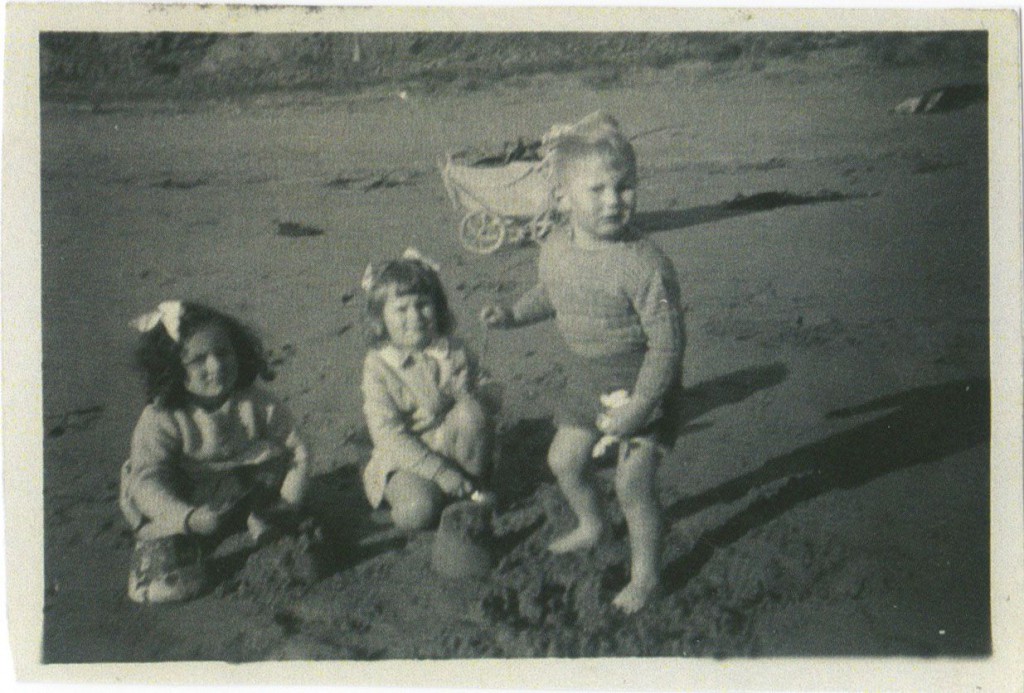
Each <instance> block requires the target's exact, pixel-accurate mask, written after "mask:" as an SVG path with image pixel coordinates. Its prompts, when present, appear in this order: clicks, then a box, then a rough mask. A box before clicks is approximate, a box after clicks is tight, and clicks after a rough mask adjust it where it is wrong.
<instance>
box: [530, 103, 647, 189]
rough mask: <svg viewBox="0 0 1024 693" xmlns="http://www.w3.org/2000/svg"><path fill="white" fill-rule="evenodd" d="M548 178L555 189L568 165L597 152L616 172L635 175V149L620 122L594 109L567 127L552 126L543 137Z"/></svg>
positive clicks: (566, 173) (566, 172) (561, 184)
mask: <svg viewBox="0 0 1024 693" xmlns="http://www.w3.org/2000/svg"><path fill="white" fill-rule="evenodd" d="M545 141H546V146H547V149H548V155H547V161H548V165H549V166H550V167H551V168H550V171H551V181H552V184H553V186H554V187H555V189H556V190H558V189H560V188H562V187H564V186H565V184H566V182H567V180H566V177H567V175H568V172H569V170H570V169H571V165H572V164H573V163H575V162H577V161H580V160H581V159H584V158H586V157H588V156H593V155H595V154H596V155H598V156H600V157H602V158H603V159H604V160H605V162H606V163H607V164H608V165H609V166H611V167H612V168H613V169H615V170H616V171H625V172H628V173H631V174H633V175H636V152H635V151H634V150H633V145H632V144H631V143H630V141H629V138H628V137H626V136H625V135H624V134H622V130H620V129H619V123H618V121H616V120H615V119H614V118H612V117H611V116H610V115H608V114H607V113H604V112H602V111H595V112H594V113H591V114H590V115H588V116H587V117H586V118H584V119H583V120H581V121H580V122H578V123H576V124H575V125H570V126H567V127H555V128H552V130H551V132H549V133H548V135H547V137H546V138H545Z"/></svg>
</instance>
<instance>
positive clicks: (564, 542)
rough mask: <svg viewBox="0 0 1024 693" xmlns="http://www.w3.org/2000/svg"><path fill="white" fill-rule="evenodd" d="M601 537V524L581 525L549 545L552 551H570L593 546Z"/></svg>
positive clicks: (549, 549)
mask: <svg viewBox="0 0 1024 693" xmlns="http://www.w3.org/2000/svg"><path fill="white" fill-rule="evenodd" d="M600 538H601V525H580V526H579V527H577V528H576V529H574V530H573V531H571V532H569V533H568V534H566V535H565V536H563V537H559V538H558V539H555V540H554V541H553V542H551V543H550V544H549V545H548V551H550V552H551V553H570V552H572V551H582V550H584V549H589V548H592V547H593V546H594V545H595V544H597V542H598V540H599V539H600Z"/></svg>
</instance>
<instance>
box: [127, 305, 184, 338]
mask: <svg viewBox="0 0 1024 693" xmlns="http://www.w3.org/2000/svg"><path fill="white" fill-rule="evenodd" d="M184 312H185V306H184V305H182V303H181V301H164V302H163V303H161V304H160V305H158V306H157V307H156V310H154V311H152V312H149V313H146V314H144V315H140V316H139V317H137V318H136V319H135V321H134V322H133V323H132V324H133V325H134V326H135V329H137V330H138V331H139V332H149V331H150V330H152V329H153V328H154V327H156V326H157V325H163V326H164V329H165V330H167V334H168V335H169V336H170V338H171V339H173V340H174V341H175V342H177V341H178V339H179V338H180V336H181V335H180V327H181V316H182V314H183V313H184Z"/></svg>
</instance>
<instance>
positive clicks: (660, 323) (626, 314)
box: [512, 229, 685, 403]
mask: <svg viewBox="0 0 1024 693" xmlns="http://www.w3.org/2000/svg"><path fill="white" fill-rule="evenodd" d="M538 276H539V280H538V283H537V284H536V285H535V286H534V287H533V288H532V289H530V290H529V291H528V292H527V293H526V294H524V295H523V296H522V297H521V298H520V299H519V300H518V301H516V303H515V305H514V306H513V308H512V314H513V316H514V317H515V320H516V322H517V323H518V324H529V323H531V322H537V321H539V320H543V319H546V318H550V317H554V318H555V321H556V323H557V325H558V329H559V332H560V333H561V334H562V337H563V338H564V339H565V342H566V344H567V345H568V347H569V349H570V350H571V351H573V352H574V353H576V354H578V355H580V356H583V357H585V358H601V357H605V356H613V355H617V354H625V353H637V352H642V353H644V354H645V356H644V360H643V365H642V366H641V368H640V373H639V374H638V376H637V381H636V385H635V387H634V389H633V392H632V393H631V396H633V397H638V398H641V399H643V400H646V401H649V402H652V403H653V402H655V401H657V400H659V399H660V398H661V397H662V396H663V395H664V394H665V392H666V391H667V390H668V388H669V387H670V386H672V385H673V384H675V383H677V382H678V380H679V377H680V375H681V363H682V357H683V348H684V339H685V335H684V332H683V320H682V309H681V307H680V298H679V291H680V290H679V280H678V279H677V277H676V273H675V270H674V269H673V267H672V263H671V262H669V260H668V258H667V257H665V255H664V254H663V253H662V252H661V250H659V249H658V247H657V246H656V245H654V243H652V242H651V241H649V240H648V239H646V238H643V237H641V236H639V235H637V234H636V233H635V232H633V231H628V230H627V233H626V235H625V236H624V237H623V238H622V239H621V240H619V241H616V242H613V243H607V244H605V245H602V246H600V247H598V248H593V249H591V248H581V247H579V246H578V245H576V244H575V243H574V242H573V240H572V235H571V233H570V232H569V231H568V230H565V229H559V230H557V231H555V232H553V233H552V234H551V235H550V236H548V237H547V239H545V241H544V242H543V244H542V245H541V250H540V260H539V266H538Z"/></svg>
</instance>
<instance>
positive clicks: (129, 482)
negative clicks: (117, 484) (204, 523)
mask: <svg viewBox="0 0 1024 693" xmlns="http://www.w3.org/2000/svg"><path fill="white" fill-rule="evenodd" d="M180 455H181V438H180V433H179V431H178V427H177V425H176V424H175V422H174V418H173V416H172V415H171V414H169V413H168V412H166V411H163V410H160V409H157V408H156V407H154V406H153V405H149V406H147V407H146V408H145V409H144V410H143V412H142V416H140V417H139V422H138V424H136V426H135V432H134V433H133V434H132V444H131V452H130V453H129V456H128V462H127V465H126V475H125V480H124V484H125V485H126V486H127V488H124V489H122V494H123V495H124V496H125V498H127V499H129V500H130V502H131V503H132V504H133V505H134V507H135V508H136V509H137V510H138V511H139V513H141V515H142V517H143V518H145V520H146V521H148V522H149V523H152V524H153V525H155V526H156V527H159V528H160V530H161V531H163V532H166V533H184V532H185V518H186V517H187V516H188V513H189V511H191V510H192V505H191V504H190V503H188V502H187V500H186V499H185V498H182V497H181V495H180V493H179V490H178V488H177V483H176V476H177V473H178V470H177V469H176V464H177V462H178V459H179V456H180Z"/></svg>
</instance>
